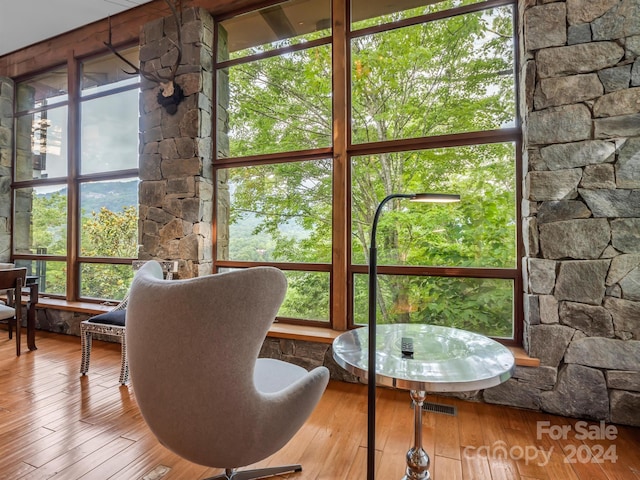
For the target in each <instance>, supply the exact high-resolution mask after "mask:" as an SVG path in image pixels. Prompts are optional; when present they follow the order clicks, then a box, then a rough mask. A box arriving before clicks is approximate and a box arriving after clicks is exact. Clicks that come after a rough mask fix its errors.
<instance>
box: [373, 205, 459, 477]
mask: <svg viewBox="0 0 640 480" xmlns="http://www.w3.org/2000/svg"><path fill="white" fill-rule="evenodd" d="M394 198H408V199H409V200H410V201H412V202H425V203H426V202H430V203H452V202H459V201H460V195H455V194H447V193H392V194H391V195H387V196H386V197H385V198H384V199H383V200H382V201H381V202H380V204H379V205H378V208H377V209H376V213H375V215H374V217H373V224H372V225H371V243H370V244H369V327H368V328H369V358H368V367H367V372H368V374H367V480H374V478H375V462H376V457H375V455H376V303H377V289H378V283H377V263H378V262H377V251H376V229H377V228H378V220H379V218H380V213H381V212H382V207H384V205H385V204H386V203H387V202H388V201H389V200H392V199H394Z"/></svg>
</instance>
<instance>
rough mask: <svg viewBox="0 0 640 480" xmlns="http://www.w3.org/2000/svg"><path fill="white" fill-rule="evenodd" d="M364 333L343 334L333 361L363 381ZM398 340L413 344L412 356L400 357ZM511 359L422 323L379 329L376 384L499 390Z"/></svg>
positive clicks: (472, 338)
mask: <svg viewBox="0 0 640 480" xmlns="http://www.w3.org/2000/svg"><path fill="white" fill-rule="evenodd" d="M368 335H369V330H368V328H358V329H355V330H351V331H348V332H345V333H343V334H342V335H340V336H339V337H337V338H336V339H335V340H334V342H333V356H334V359H335V360H336V362H337V363H338V364H339V365H340V366H342V367H343V368H344V369H346V370H347V371H349V372H351V373H353V374H355V375H358V376H361V377H363V378H367V375H368V372H367V370H368V345H369V341H368ZM402 337H411V338H412V339H413V350H414V354H413V356H412V357H406V356H403V355H402V352H401V342H402ZM514 369H515V360H514V357H513V354H512V353H511V351H510V350H509V349H508V348H506V347H505V346H504V345H502V344H500V343H498V342H496V341H495V340H492V339H490V338H488V337H485V336H483V335H479V334H476V333H472V332H468V331H465V330H460V329H457V328H450V327H441V326H436V325H423V324H406V323H398V324H390V325H378V326H377V328H376V383H378V384H381V385H387V386H392V387H397V388H403V389H406V390H424V391H431V392H463V391H471V390H479V389H482V388H489V387H493V386H495V385H498V384H500V383H502V382H504V381H505V380H507V379H509V378H510V377H511V376H512V375H513V371H514Z"/></svg>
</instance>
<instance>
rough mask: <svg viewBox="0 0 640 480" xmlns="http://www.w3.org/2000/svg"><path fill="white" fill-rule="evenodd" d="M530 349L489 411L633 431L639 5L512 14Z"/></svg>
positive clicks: (639, 287) (613, 1)
mask: <svg viewBox="0 0 640 480" xmlns="http://www.w3.org/2000/svg"><path fill="white" fill-rule="evenodd" d="M520 9H521V11H520V15H521V17H520V18H521V19H522V22H521V25H522V28H523V40H524V41H523V42H522V45H521V46H520V49H521V50H520V52H521V70H520V71H521V80H522V81H521V85H522V86H521V112H522V121H523V136H524V162H523V163H524V166H523V168H524V172H523V176H524V179H525V185H524V198H523V205H522V212H523V235H524V246H525V255H526V258H525V259H524V265H523V271H524V274H525V282H524V284H525V290H526V291H525V338H524V341H525V348H526V349H527V350H528V352H529V354H530V355H531V356H532V357H536V358H539V359H540V361H541V367H540V368H525V367H523V368H519V369H518V370H517V371H516V375H515V378H514V379H511V380H509V381H508V382H506V383H505V384H503V385H502V386H499V387H496V388H494V389H491V390H487V391H485V392H484V399H485V400H486V401H489V402H495V403H506V404H509V405H515V406H519V407H525V408H531V409H539V410H543V411H546V412H550V413H554V414H559V415H566V416H571V417H581V418H590V419H595V420H606V421H611V422H615V423H621V424H629V425H640V0H567V1H566V2H565V1H559V2H549V1H538V2H534V1H525V2H521V6H520Z"/></svg>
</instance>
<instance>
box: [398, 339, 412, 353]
mask: <svg viewBox="0 0 640 480" xmlns="http://www.w3.org/2000/svg"><path fill="white" fill-rule="evenodd" d="M400 351H401V352H402V356H403V357H409V358H413V338H411V337H402V343H401V344H400Z"/></svg>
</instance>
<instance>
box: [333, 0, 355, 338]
mask: <svg viewBox="0 0 640 480" xmlns="http://www.w3.org/2000/svg"><path fill="white" fill-rule="evenodd" d="M348 8H349V0H333V2H332V15H331V17H332V19H333V45H332V46H333V52H332V71H333V236H332V242H333V258H332V264H333V277H332V282H331V319H332V325H333V328H334V329H337V330H346V328H347V312H348V305H349V297H350V296H349V294H348V293H349V292H348V285H349V281H348V271H349V270H348V266H349V259H350V256H351V253H350V251H351V249H350V248H349V247H350V245H349V235H348V231H349V225H348V223H349V205H350V202H349V198H350V195H349V192H350V188H349V162H348V157H347V129H348V125H349V123H348V101H347V99H348V85H349V81H348V75H349V68H348V66H347V62H348V59H349V55H348V50H349V46H348V38H347V31H348V28H349V12H348Z"/></svg>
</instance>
